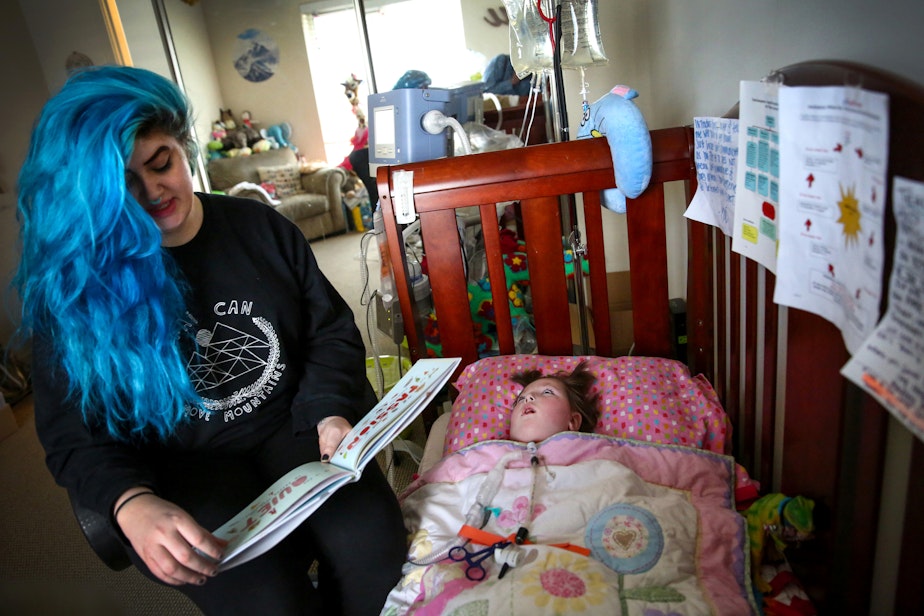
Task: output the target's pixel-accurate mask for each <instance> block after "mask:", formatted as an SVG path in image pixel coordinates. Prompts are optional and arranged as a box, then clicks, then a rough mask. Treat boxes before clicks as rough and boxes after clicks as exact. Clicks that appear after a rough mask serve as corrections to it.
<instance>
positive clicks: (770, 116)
mask: <svg viewBox="0 0 924 616" xmlns="http://www.w3.org/2000/svg"><path fill="white" fill-rule="evenodd" d="M740 90H741V91H740V97H739V101H740V102H739V109H738V116H739V118H740V124H741V127H740V128H739V132H738V151H739V152H740V153H741V155H740V156H739V160H738V174H737V191H736V193H735V210H734V211H735V220H734V226H733V229H734V231H733V233H732V250H734V251H735V252H737V253H739V254H742V255H744V256H746V257H749V258H751V259H754V260H755V261H757V262H758V263H760V264H761V265H763V266H764V267H766V268H767V269H768V270H770V271H771V272H775V271H776V246H777V241H778V239H779V238H778V235H777V225H778V224H779V217H780V216H779V203H780V132H779V126H778V122H779V120H778V114H779V103H778V90H779V85H777V84H772V83H764V82H760V81H742V82H741V88H740Z"/></svg>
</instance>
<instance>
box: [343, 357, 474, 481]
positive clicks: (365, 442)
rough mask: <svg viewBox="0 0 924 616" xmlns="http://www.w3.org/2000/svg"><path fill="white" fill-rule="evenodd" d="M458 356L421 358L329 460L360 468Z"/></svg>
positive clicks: (421, 404) (423, 402)
mask: <svg viewBox="0 0 924 616" xmlns="http://www.w3.org/2000/svg"><path fill="white" fill-rule="evenodd" d="M460 361H461V359H459V358H458V357H449V358H436V359H421V360H419V361H418V362H417V363H415V364H414V365H413V366H411V369H410V370H408V371H407V373H406V374H405V375H404V376H403V377H401V380H400V381H398V383H397V384H396V385H395V386H394V387H392V388H391V390H389V391H388V393H386V394H385V396H384V397H383V398H382V400H381V401H380V402H379V403H378V404H376V405H375V407H373V409H372V410H371V411H369V413H367V414H366V416H365V417H363V418H362V419H361V420H360V421H359V422H358V423H357V424H356V426H355V427H354V428H353V430H351V431H350V433H349V434H347V435H346V437H345V438H344V439H343V442H342V443H341V444H340V447H338V448H337V451H336V452H334V455H333V456H332V458H331V463H333V464H336V465H337V466H342V467H343V468H351V469H355V470H357V471H360V470H362V469H363V467H365V465H366V464H367V463H368V462H369V460H370V459H372V458H373V457H374V456H375V455H376V454H377V453H378V452H379V451H381V450H382V449H383V448H384V447H385V445H387V444H388V443H390V442H391V441H392V440H394V439H395V437H397V436H398V434H400V433H401V431H402V430H404V429H405V428H407V427H408V426H409V425H410V424H411V422H412V421H414V419H416V418H417V416H418V415H419V414H420V413H421V412H422V411H423V410H424V408H426V406H427V404H428V403H429V402H430V400H432V399H433V397H434V396H435V395H436V394H437V393H439V390H440V389H441V388H442V387H443V385H444V384H445V383H446V381H447V380H449V377H450V376H452V373H453V371H454V370H455V369H456V366H458V365H459V362H460Z"/></svg>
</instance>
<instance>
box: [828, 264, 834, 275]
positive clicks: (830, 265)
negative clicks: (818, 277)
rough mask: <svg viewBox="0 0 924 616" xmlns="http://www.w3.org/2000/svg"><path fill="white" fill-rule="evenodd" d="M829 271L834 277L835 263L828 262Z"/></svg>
mask: <svg viewBox="0 0 924 616" xmlns="http://www.w3.org/2000/svg"><path fill="white" fill-rule="evenodd" d="M828 273H829V274H831V276H832V277H833V276H834V264H833V263H828Z"/></svg>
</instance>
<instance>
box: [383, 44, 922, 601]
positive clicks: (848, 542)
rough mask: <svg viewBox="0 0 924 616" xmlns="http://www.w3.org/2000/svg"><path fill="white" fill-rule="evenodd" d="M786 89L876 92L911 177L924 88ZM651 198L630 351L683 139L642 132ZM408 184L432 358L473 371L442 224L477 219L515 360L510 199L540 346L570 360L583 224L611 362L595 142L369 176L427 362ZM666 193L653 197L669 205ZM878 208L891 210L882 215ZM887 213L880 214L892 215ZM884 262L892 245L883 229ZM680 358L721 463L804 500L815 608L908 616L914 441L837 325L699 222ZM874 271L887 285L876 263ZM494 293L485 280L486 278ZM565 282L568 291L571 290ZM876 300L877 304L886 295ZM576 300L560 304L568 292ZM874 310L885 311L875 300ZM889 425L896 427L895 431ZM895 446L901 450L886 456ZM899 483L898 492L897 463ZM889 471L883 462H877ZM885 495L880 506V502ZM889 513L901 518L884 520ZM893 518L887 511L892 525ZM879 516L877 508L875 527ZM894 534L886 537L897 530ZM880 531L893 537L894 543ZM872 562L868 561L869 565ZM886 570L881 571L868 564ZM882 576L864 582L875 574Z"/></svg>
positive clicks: (918, 460)
mask: <svg viewBox="0 0 924 616" xmlns="http://www.w3.org/2000/svg"><path fill="white" fill-rule="evenodd" d="M779 74H780V75H781V77H782V79H783V82H784V83H785V84H786V85H844V84H860V85H862V87H863V88H866V89H870V90H877V91H881V92H885V93H887V94H889V96H890V126H891V135H890V141H889V148H890V150H889V165H888V167H889V180H888V181H889V187H891V177H892V176H893V175H901V176H904V177H907V178H911V179H916V180H924V89H922V88H921V86H919V85H916V84H913V83H911V82H908V81H907V80H903V79H901V78H898V77H896V76H894V75H890V74H886V73H884V72H882V71H878V70H875V69H871V68H869V67H865V66H861V65H857V64H850V63H843V62H834V61H816V62H806V63H801V64H796V65H793V66H790V67H786V68H784V69H781V70H780V71H779ZM651 137H652V145H653V154H654V167H653V174H652V180H651V183H650V186H649V187H648V189H647V190H646V191H645V192H644V193H643V194H642V195H641V196H640V197H639V198H638V199H635V200H631V201H630V202H629V205H628V211H627V214H626V224H627V228H628V239H627V241H628V254H629V269H630V278H631V287H632V321H633V330H634V341H635V345H634V351H633V352H634V354H636V355H651V356H661V357H670V356H671V355H672V352H673V340H672V335H671V312H670V308H669V304H668V301H669V299H670V293H669V290H668V271H669V268H668V250H667V239H666V235H665V229H666V226H667V225H666V218H665V217H666V215H667V214H666V212H670V211H674V210H673V209H671V208H668V207H666V205H665V194H666V193H665V187H666V186H667V185H669V184H671V183H675V182H679V183H682V185H683V187H684V191H683V192H684V194H685V195H686V199H687V202H689V199H690V198H691V197H692V195H693V194H694V192H695V189H696V174H695V166H694V162H693V160H694V159H693V134H692V129H691V128H690V127H687V126H684V127H675V128H667V129H660V130H653V131H652V132H651ZM399 171H400V172H407V171H411V172H413V201H414V206H415V208H416V211H417V212H418V213H419V215H420V223H421V232H422V236H423V242H424V246H425V251H426V256H427V263H428V268H429V273H430V284H431V287H432V299H433V304H434V307H435V312H436V315H437V321H438V323H439V328H440V336H441V341H442V345H443V352H444V354H445V355H447V356H460V357H462V358H463V361H462V365H466V364H468V363H470V362H473V361H475V360H476V359H478V355H477V351H476V346H475V341H474V336H473V320H472V315H471V313H470V307H469V301H468V296H467V287H466V273H465V268H464V265H463V256H462V248H461V245H460V240H459V231H458V227H457V222H456V221H457V219H456V212H457V210H459V209H460V208H466V207H475V208H477V211H478V213H479V215H480V220H481V224H482V232H483V234H484V243H485V248H486V252H487V253H488V268H487V269H488V272H489V277H490V279H491V281H492V284H491V289H492V298H493V304H494V309H495V313H496V314H495V317H496V321H497V327H498V345H499V352H500V353H501V354H511V353H514V352H515V344H514V332H513V328H512V325H511V319H510V310H509V307H508V302H507V298H506V284H505V283H504V282H503V281H504V267H503V263H502V258H501V249H500V237H499V230H498V224H497V210H496V207H495V204H496V203H500V202H507V201H517V202H519V211H520V213H521V216H522V232H523V235H524V239H525V241H526V251H527V255H528V263H529V270H530V287H531V293H532V300H533V309H534V311H533V312H534V322H535V326H536V332H537V334H536V336H537V343H538V352H539V353H541V354H544V355H571V354H581V352H582V349H581V348H578V349H576V348H575V345H574V335H575V334H574V332H572V331H571V326H570V323H571V319H570V308H569V291H570V290H573V289H572V287H573V283H569V280H568V278H567V277H566V275H565V269H564V263H563V256H562V250H561V247H562V243H563V238H564V237H567V234H568V233H569V231H570V229H571V225H570V222H569V221H570V220H575V219H577V220H580V221H582V224H581V234H582V240H583V242H584V243H585V244H586V260H587V262H588V264H589V275H588V278H589V287H590V298H589V300H588V310H589V312H590V314H591V315H592V316H591V318H589V319H588V323H589V325H590V326H591V327H592V330H593V333H594V339H595V340H596V341H597V344H596V347H595V348H594V349H592V354H595V355H600V356H609V355H611V354H612V347H611V344H610V340H611V332H610V320H609V318H608V313H609V306H608V303H607V297H608V293H607V276H606V262H605V257H604V255H605V248H604V246H605V244H606V243H608V242H612V241H619V239H618V238H613V237H605V236H604V231H603V227H602V219H603V211H602V209H601V206H600V197H599V191H600V190H602V189H605V188H610V187H613V186H614V176H613V168H612V158H611V156H610V152H609V148H608V145H607V143H606V141H605V140H603V139H589V140H580V141H571V142H566V143H552V144H545V145H536V146H530V147H526V148H522V149H519V150H508V151H503V152H489V153H485V154H477V155H472V156H463V157H458V158H452V159H442V160H435V161H428V162H421V163H413V164H408V165H402V166H398V167H383V168H380V169H379V172H378V178H377V179H378V184H379V196H380V204H381V207H382V210H383V214H384V218H385V222H386V225H385V227H386V234H387V240H388V245H389V254H390V259H391V262H392V264H394V265H397V266H398V267H395V268H393V269H394V273H395V279H396V285H397V290H398V295H399V301H400V307H401V312H402V315H404V322H405V330H406V333H407V338H408V343H409V347H410V351H411V355H412V359H413V360H416V359H418V358H420V357H422V356H425V354H426V346H425V344H424V340H423V331H422V321H421V316H422V315H420V314H418V308H417V304H416V303H415V301H414V296H413V293H412V291H413V289H412V287H411V286H410V284H409V276H408V273H407V272H408V257H407V254H406V253H405V250H404V242H403V240H402V238H401V235H400V233H401V229H400V227H399V225H397V224H396V222H395V217H394V211H395V195H394V186H395V181H394V178H395V174H396V173H398V172H399ZM676 192H677V191H673V190H670V189H669V190H668V193H667V194H675V193H676ZM887 207H888V208H891V204H890V203H889V204H887ZM889 211H891V210H889ZM889 219H890V224H889V227H888V229H887V232H886V241H887V244H886V254H887V255H890V257H891V251H892V247H893V246H894V222H892V220H891V215H889ZM684 225H685V229H686V244H687V253H688V254H687V292H686V305H687V313H686V316H687V323H686V328H687V332H688V347H687V349H688V363H689V365H690V368H691V370H692V371H693V372H694V373H697V372H698V373H702V374H704V375H705V376H706V377H707V378H708V379H709V380H710V382H711V383H712V384H713V386H714V387H715V389H716V391H717V392H718V394H719V396H720V398H721V400H722V402H723V404H724V406H725V409H726V411H727V413H728V415H729V417H730V419H731V422H732V424H733V426H734V430H735V440H734V450H733V452H732V453H733V454H734V455H735V457H736V459H737V460H738V461H739V462H740V463H742V464H743V465H744V467H745V468H746V469H747V470H748V472H749V473H750V474H751V476H752V477H753V478H755V479H757V480H759V481H760V482H761V483H762V485H763V491H764V492H784V493H786V494H790V495H795V494H801V495H804V496H808V497H810V498H812V499H814V500H815V501H816V510H815V513H816V526H817V531H816V538H815V539H813V540H812V541H809V542H806V543H804V544H803V545H802V546H801V547H800V548H798V549H793V550H791V551H789V552H787V555H788V556H789V557H790V559H791V561H792V564H793V567H794V568H795V569H796V571H797V574H798V575H799V577H800V579H801V580H802V582H803V583H804V584H805V585H806V587H807V590H808V592H809V594H810V595H811V596H812V598H813V599H814V600H815V601H816V603H817V605H818V607H819V608H820V609H821V610H822V613H863V614H866V613H870V612H871V611H872V612H876V609H877V607H878V606H882V605H889V606H893V607H894V612H895V613H911V612H915V613H917V612H918V611H919V610H920V609H921V607H922V606H924V589H922V588H924V585H922V584H921V583H920V580H921V579H922V574H924V531H922V527H921V525H920V524H917V523H916V522H915V520H917V519H918V517H919V515H920V514H919V512H920V511H921V510H922V506H924V489H922V488H924V485H922V483H924V482H922V478H924V446H922V443H921V442H920V441H918V440H916V439H913V438H911V439H910V440H909V439H908V434H907V432H906V431H904V428H901V427H900V426H898V424H897V423H896V422H894V421H893V422H890V421H889V415H888V413H887V412H886V411H885V410H884V409H883V408H882V407H881V406H879V405H878V404H877V403H876V402H875V401H874V400H873V399H872V398H870V397H869V396H867V395H865V394H864V393H863V392H862V391H861V390H860V389H859V388H857V387H855V386H853V385H852V384H851V383H850V382H849V381H847V380H846V379H844V378H843V377H841V375H840V372H839V371H840V368H841V367H842V366H843V365H844V363H845V362H846V361H847V359H848V353H847V351H846V349H845V347H844V344H843V342H842V338H841V334H840V332H839V330H838V329H837V328H836V327H834V326H833V325H831V324H829V323H828V322H827V321H825V320H824V319H822V318H820V317H817V316H815V315H812V314H809V313H807V312H804V311H801V310H796V309H787V308H781V307H779V306H777V305H776V304H774V303H773V301H772V297H773V285H774V276H773V275H772V274H771V273H769V272H768V271H767V270H765V269H764V268H763V267H762V266H760V265H759V264H757V263H756V262H754V261H752V260H750V259H746V258H744V257H742V256H740V255H738V254H736V253H732V252H731V250H730V241H729V240H728V239H727V238H726V237H725V236H724V235H723V234H722V233H721V231H718V230H716V229H715V228H713V227H710V226H706V225H703V224H700V223H696V222H689V221H686V222H685V223H684ZM890 257H889V259H888V262H887V263H886V270H885V272H884V278H883V280H884V281H887V280H888V275H889V273H890V270H891V258H890ZM493 281H500V282H498V284H493ZM569 285H570V286H569ZM886 295H887V294H886V293H883V294H882V296H883V297H886ZM571 296H572V297H573V296H574V294H573V293H572V294H571ZM883 309H884V306H883ZM903 431H904V432H903ZM890 439H892V440H895V439H897V440H898V442H901V443H906V444H907V447H906V450H907V452H908V453H907V455H906V456H905V457H901V456H899V457H898V458H897V459H895V453H894V449H895V447H894V446H892V447H889V446H887V442H888V441H889V440H890ZM896 464H897V465H898V467H899V468H900V469H901V471H902V474H901V475H900V476H901V477H903V478H904V479H903V480H902V481H901V482H899V483H898V485H895V481H894V480H893V476H894V473H890V472H888V471H887V468H890V469H894V468H895V465H896ZM887 465H888V466H887ZM884 491H885V492H886V493H887V494H888V498H889V500H888V501H887V502H886V503H883V494H884ZM895 513H897V514H898V515H892V514H895ZM902 513H903V514H904V515H901V514H902ZM881 514H883V515H882V516H881ZM896 519H897V520H898V524H901V523H902V522H903V521H904V527H903V532H899V535H898V537H897V538H896V537H895V536H890V530H891V529H893V528H894V526H895V524H896V522H895V520H896ZM892 535H894V533H892ZM877 559H878V560H877ZM877 562H878V563H880V565H881V564H883V563H888V564H889V565H890V566H891V567H892V568H891V569H889V571H888V572H887V574H886V576H885V577H883V575H882V573H881V567H880V572H879V573H876V572H875V571H874V564H875V563H877ZM877 575H878V576H879V577H876V576H877Z"/></svg>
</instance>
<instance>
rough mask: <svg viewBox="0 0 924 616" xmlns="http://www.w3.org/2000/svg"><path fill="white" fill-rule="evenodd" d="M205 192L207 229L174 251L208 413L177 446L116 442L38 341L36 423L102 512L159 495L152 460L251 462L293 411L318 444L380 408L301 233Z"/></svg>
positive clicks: (352, 336)
mask: <svg viewBox="0 0 924 616" xmlns="http://www.w3.org/2000/svg"><path fill="white" fill-rule="evenodd" d="M198 196H199V198H200V199H201V201H202V205H203V209H204V219H203V223H202V228H201V229H200V230H199V232H198V233H197V235H196V236H195V237H194V238H193V239H192V240H191V241H190V242H188V243H187V244H185V245H183V246H179V247H176V248H169V249H167V251H168V252H169V253H170V255H172V257H173V259H174V260H175V261H176V263H177V264H178V265H179V267H180V269H181V271H182V272H183V275H184V276H185V278H186V280H187V282H188V283H189V286H190V289H191V290H190V293H189V297H188V299H187V310H188V314H187V319H188V323H187V325H188V327H189V328H190V330H189V333H190V334H191V335H192V336H193V337H194V338H195V341H196V344H195V345H193V344H190V345H189V347H190V358H189V363H188V368H187V369H188V372H189V374H190V377H191V379H192V381H193V384H194V386H195V387H196V391H197V392H198V393H199V394H200V395H201V396H202V398H203V400H204V401H205V404H206V407H207V409H208V411H209V412H207V413H206V412H203V411H200V410H199V409H190V411H189V413H188V417H187V421H185V422H184V423H183V424H181V425H180V427H179V428H178V429H177V431H176V434H175V435H174V436H173V437H171V438H170V439H168V440H167V441H166V442H158V441H157V440H151V441H148V442H145V443H135V444H127V443H124V442H119V441H115V440H114V439H112V438H111V437H110V436H109V435H108V434H107V433H106V432H105V431H104V430H100V429H91V428H88V427H87V426H86V425H85V424H84V422H83V420H82V417H81V413H80V410H79V408H78V407H77V406H76V405H73V404H70V403H69V401H68V400H66V392H67V384H66V376H64V377H62V374H63V371H62V370H61V369H60V367H58V366H56V365H55V359H54V353H53V351H52V349H51V348H50V347H49V344H48V341H47V340H45V339H43V338H42V336H41V335H37V336H36V341H35V350H34V356H35V361H34V362H33V363H34V367H33V375H32V378H33V389H34V400H35V421H36V430H37V431H38V435H39V439H40V441H41V443H42V445H43V447H44V448H45V453H46V463H47V465H48V468H49V469H50V470H51V473H52V475H54V477H55V480H56V481H57V482H58V483H59V484H60V485H62V486H64V487H66V488H68V489H69V490H71V491H72V492H73V493H74V494H76V496H77V499H78V501H79V502H80V503H81V504H82V505H83V506H85V507H88V508H90V509H94V510H96V511H99V512H100V513H102V514H103V515H109V514H110V512H111V510H112V506H113V504H114V503H115V501H116V499H117V498H118V497H119V496H120V495H121V494H122V493H123V492H125V490H127V489H128V488H130V487H132V486H136V485H146V486H150V487H152V488H154V489H155V490H156V489H157V485H156V481H155V478H154V473H153V471H152V469H151V468H150V467H149V465H148V464H147V463H146V462H145V459H146V457H147V456H153V457H154V458H156V456H159V455H170V452H171V451H196V452H215V453H216V454H218V453H220V454H223V455H235V454H238V453H241V454H245V453H246V452H247V451H248V450H249V449H251V448H253V447H255V446H257V445H258V444H259V443H260V441H261V439H262V438H263V437H264V435H266V434H268V433H269V432H271V431H272V430H274V429H276V428H278V426H279V425H280V424H281V423H282V422H283V421H285V419H286V416H287V415H288V414H289V413H291V415H292V417H293V425H294V429H295V432H296V434H297V435H301V434H306V435H307V436H314V437H316V436H317V433H316V432H314V431H313V429H314V428H315V426H316V425H317V423H318V422H319V421H320V420H321V419H323V418H324V417H327V416H330V415H341V416H343V417H346V418H347V419H348V420H349V421H350V422H351V423H355V422H356V420H357V419H358V418H360V417H362V415H363V414H365V412H366V411H367V410H368V409H369V408H370V407H371V406H372V405H373V404H374V403H375V395H374V393H373V392H372V388H371V386H370V385H369V383H368V380H367V379H366V372H365V350H364V346H363V342H362V338H361V337H360V334H359V331H358V330H357V329H356V325H355V322H354V320H353V314H352V313H351V311H350V309H349V307H348V306H347V305H346V303H345V302H344V301H343V299H342V298H341V297H340V296H339V295H338V293H337V291H336V290H335V289H334V288H333V286H331V284H330V282H329V281H328V280H327V279H326V278H325V277H324V275H323V274H322V273H321V271H320V269H318V265H317V262H316V261H315V258H314V255H313V254H312V253H311V249H310V247H309V245H308V242H307V241H306V240H305V238H304V236H303V235H302V234H301V232H300V231H299V229H298V228H297V227H296V226H295V225H294V224H292V223H291V222H290V221H288V220H286V219H285V218H284V217H283V216H281V215H280V214H278V213H277V212H275V211H274V210H273V209H272V208H271V207H269V206H265V205H263V204H261V203H258V202H256V201H250V200H247V199H237V198H232V197H225V196H218V195H206V194H199V195H198ZM309 431H311V432H309Z"/></svg>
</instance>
